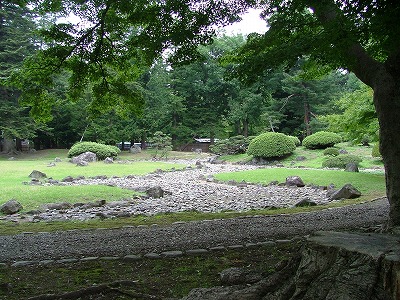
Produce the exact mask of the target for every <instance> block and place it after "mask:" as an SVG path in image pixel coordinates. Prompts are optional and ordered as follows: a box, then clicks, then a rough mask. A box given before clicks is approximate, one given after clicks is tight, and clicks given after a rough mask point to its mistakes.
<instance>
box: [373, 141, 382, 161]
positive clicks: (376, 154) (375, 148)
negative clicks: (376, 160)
mask: <svg viewBox="0 0 400 300" xmlns="http://www.w3.org/2000/svg"><path fill="white" fill-rule="evenodd" d="M371 155H372V157H382V155H381V152H380V151H379V142H376V143H375V144H374V146H373V147H372V153H371Z"/></svg>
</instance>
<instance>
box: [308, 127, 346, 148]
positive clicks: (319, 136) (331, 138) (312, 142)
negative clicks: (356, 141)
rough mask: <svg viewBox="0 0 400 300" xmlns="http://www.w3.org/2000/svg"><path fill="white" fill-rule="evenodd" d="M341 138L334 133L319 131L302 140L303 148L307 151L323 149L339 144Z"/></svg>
mask: <svg viewBox="0 0 400 300" xmlns="http://www.w3.org/2000/svg"><path fill="white" fill-rule="evenodd" d="M341 141H342V138H341V137H340V135H338V134H337V133H334V132H328V131H319V132H316V133H314V134H312V135H310V136H308V137H306V138H305V139H304V140H303V146H304V147H306V148H307V149H325V148H328V147H333V146H334V145H335V144H337V143H340V142H341Z"/></svg>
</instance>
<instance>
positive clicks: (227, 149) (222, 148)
mask: <svg viewBox="0 0 400 300" xmlns="http://www.w3.org/2000/svg"><path fill="white" fill-rule="evenodd" d="M252 138H253V137H244V136H243V135H237V136H232V137H230V138H228V139H224V140H218V141H216V142H215V144H214V145H211V146H210V151H211V152H212V153H215V154H218V155H231V154H242V153H245V152H246V151H247V148H248V147H249V143H250V141H251V139H252Z"/></svg>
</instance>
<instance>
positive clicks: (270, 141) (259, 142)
mask: <svg viewBox="0 0 400 300" xmlns="http://www.w3.org/2000/svg"><path fill="white" fill-rule="evenodd" d="M295 149H296V145H295V143H294V141H293V139H292V138H290V137H288V136H287V135H284V134H283V133H277V132H266V133H263V134H261V135H259V136H256V137H255V138H254V139H252V140H251V142H250V144H249V148H248V150H247V154H249V155H253V156H254V157H261V158H279V157H284V156H286V155H288V154H291V153H292V152H293V151H294V150H295Z"/></svg>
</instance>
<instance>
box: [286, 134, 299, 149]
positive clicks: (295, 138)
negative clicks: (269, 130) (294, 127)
mask: <svg viewBox="0 0 400 300" xmlns="http://www.w3.org/2000/svg"><path fill="white" fill-rule="evenodd" d="M288 137H290V138H291V139H292V140H293V142H294V144H295V145H296V147H297V146H300V145H301V142H300V140H299V138H298V137H297V136H292V135H288Z"/></svg>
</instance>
